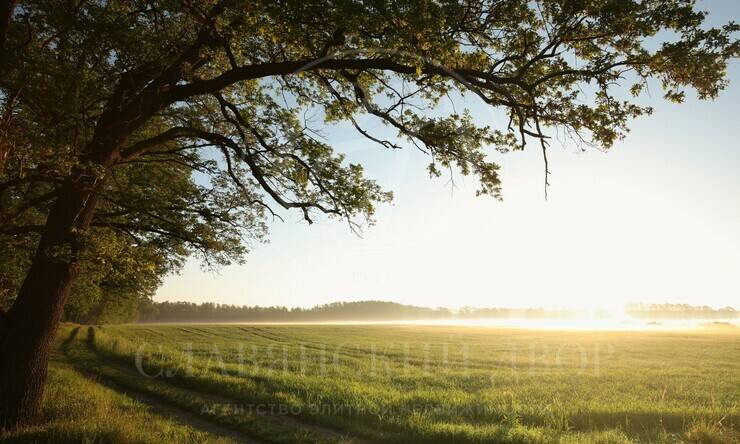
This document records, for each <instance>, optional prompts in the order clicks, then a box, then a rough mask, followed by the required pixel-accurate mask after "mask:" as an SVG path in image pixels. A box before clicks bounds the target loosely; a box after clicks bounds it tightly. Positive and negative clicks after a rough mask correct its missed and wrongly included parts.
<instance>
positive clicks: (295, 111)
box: [0, 0, 740, 425]
mask: <svg viewBox="0 0 740 444" xmlns="http://www.w3.org/2000/svg"><path fill="white" fill-rule="evenodd" d="M704 19H705V14H704V13H702V12H699V11H697V10H696V8H695V6H694V4H693V2H692V1H686V0H539V1H531V0H467V1H458V0H436V1H431V0H430V1H427V0H367V1H361V0H354V1H352V0H346V1H345V0H338V1H336V0H335V1H330V0H284V1H280V0H278V1H274V0H270V1H239V0H233V1H230V0H181V1H173V0H135V1H123V0H121V1H117V0H105V1H104V0H87V1H86V0H69V1H50V0H43V1H41V0H38V1H20V2H19V1H15V0H0V105H1V106H2V112H1V113H0V116H1V118H2V121H1V123H0V125H2V126H0V173H1V174H2V176H0V180H1V182H0V193H3V195H2V196H0V199H2V200H0V202H1V203H2V207H0V215H2V217H3V221H2V226H1V227H0V229H2V231H3V233H4V234H5V235H6V236H11V238H12V239H19V240H18V241H19V242H20V241H21V240H22V239H26V238H22V237H20V236H28V235H29V233H34V235H35V236H36V237H35V239H36V240H35V243H36V246H35V250H34V253H33V255H32V257H31V258H30V259H29V260H30V262H29V266H28V269H27V272H26V273H25V276H24V278H23V282H22V285H21V286H20V288H19V290H18V293H17V297H16V298H15V300H14V303H13V305H12V306H11V307H10V309H9V310H8V311H7V312H6V313H3V314H2V315H1V316H0V398H2V400H3V402H2V405H0V422H2V423H5V424H8V425H14V424H18V423H20V422H24V421H28V420H30V419H31V418H33V417H34V415H35V414H36V413H37V411H38V408H39V403H40V399H41V395H42V390H43V384H44V380H45V375H46V367H47V360H48V354H49V346H50V342H51V340H52V339H53V336H54V333H55V331H56V329H57V325H58V323H59V320H60V316H61V314H62V310H63V307H64V305H65V302H66V299H67V295H68V293H69V291H70V287H71V286H72V284H73V282H74V280H75V277H76V276H77V275H78V273H79V268H80V263H81V261H82V260H83V258H84V255H85V254H86V253H85V251H86V245H88V244H90V243H94V242H91V239H100V238H101V235H100V234H98V233H99V232H98V230H111V231H114V232H116V233H119V234H122V235H126V236H131V237H132V239H138V241H141V242H143V243H147V242H162V243H166V242H168V241H167V240H166V239H176V240H179V241H181V242H185V243H186V244H187V245H189V246H191V249H192V250H194V251H200V252H201V253H203V254H204V255H205V257H206V258H209V257H213V256H212V255H211V253H212V252H213V251H214V250H215V251H216V252H218V251H221V252H223V253H224V254H216V255H215V258H216V260H217V262H218V261H221V262H224V261H228V260H230V259H229V258H231V257H232V254H231V253H234V255H235V256H238V253H240V252H241V251H239V248H238V247H237V246H236V245H234V244H233V243H232V242H231V240H233V239H236V238H239V237H245V236H251V235H259V233H260V231H261V230H262V221H263V219H262V218H263V217H267V218H268V219H269V218H270V217H279V215H280V214H281V210H280V208H283V209H294V210H296V211H298V214H300V215H301V216H302V217H303V218H304V219H305V220H306V221H308V222H309V223H310V222H312V221H313V220H315V219H316V217H317V215H320V214H326V215H329V216H331V217H336V218H340V219H342V220H345V221H346V222H347V223H349V225H350V227H351V228H353V229H355V228H357V227H359V226H360V225H361V224H362V223H364V222H365V221H367V220H370V219H371V218H372V215H373V211H374V207H375V205H376V204H377V203H378V202H384V201H387V200H388V199H389V198H390V194H389V193H387V192H385V191H383V190H381V189H380V187H378V185H376V184H375V183H374V182H373V181H371V180H368V179H366V178H365V177H364V176H363V170H362V167H361V166H360V165H354V164H349V163H347V162H346V160H345V159H344V157H343V156H342V155H341V154H340V153H339V152H338V151H339V150H337V149H335V148H339V149H341V147H332V146H330V145H329V144H328V143H327V142H326V140H325V139H324V138H322V137H321V136H320V133H319V132H317V128H315V127H314V126H315V125H316V123H315V122H316V120H317V119H316V118H314V120H313V121H310V120H309V119H307V118H306V115H307V113H310V114H312V115H314V116H318V117H320V120H321V121H323V122H324V123H329V122H346V124H347V125H350V126H352V127H354V128H355V129H356V130H357V131H358V132H359V133H360V134H362V135H363V136H364V137H366V138H367V140H368V143H373V144H377V145H378V146H379V147H380V148H381V149H382V148H386V149H399V148H404V147H406V146H411V147H414V148H415V149H419V150H422V151H423V152H425V153H427V154H428V155H429V156H430V166H429V171H430V173H431V174H432V175H438V174H440V172H441V171H442V170H445V169H448V168H449V169H458V170H459V171H461V172H462V173H463V174H474V175H475V176H476V177H477V178H478V183H479V184H480V193H482V194H490V195H493V196H496V197H498V196H499V194H500V181H499V176H498V169H499V168H498V166H497V164H496V163H495V162H494V160H493V159H492V158H491V156H489V155H488V154H489V152H488V151H487V150H489V149H490V150H497V151H498V152H500V153H503V152H506V151H509V150H512V149H519V148H524V147H525V146H534V147H536V148H537V149H538V150H542V153H543V155H545V156H546V150H547V146H548V144H547V141H548V134H549V133H550V131H552V129H553V128H557V129H558V130H562V131H564V132H565V133H566V134H569V135H570V136H571V137H572V138H573V139H574V140H575V141H577V143H580V144H583V146H587V145H597V146H601V147H609V146H611V145H612V144H613V143H614V141H615V140H618V139H619V138H621V137H622V136H623V135H624V134H625V132H626V131H627V125H628V121H629V119H631V118H633V117H636V116H639V115H641V114H645V113H649V112H650V109H649V108H647V107H644V106H641V105H639V104H638V102H636V101H635V100H634V97H637V96H638V95H639V94H640V92H641V90H643V88H645V87H646V86H647V85H648V82H650V81H651V79H655V81H656V82H657V83H658V84H660V85H661V86H662V87H663V89H664V91H665V97H666V98H668V99H670V100H673V101H677V102H680V101H681V100H682V99H683V95H684V90H685V89H686V88H692V89H693V90H695V91H696V92H697V94H698V96H699V97H701V98H714V97H715V96H716V95H717V94H718V93H719V91H720V90H721V89H722V88H723V87H724V86H725V84H726V80H725V68H726V63H727V61H728V59H730V58H732V57H736V56H737V55H738V48H739V46H740V45H739V44H738V42H737V40H736V39H735V36H734V35H733V34H734V33H735V32H737V30H738V27H737V25H735V24H734V23H729V24H727V25H724V26H722V27H720V28H708V27H706V26H704V25H703V22H704ZM461 94H462V95H470V96H474V97H476V98H477V99H479V100H481V101H483V102H484V103H486V104H487V105H489V106H490V107H492V108H495V109H497V110H499V111H500V112H501V113H503V114H504V115H507V116H508V118H509V125H508V126H507V127H503V128H491V127H489V126H486V125H485V123H486V122H484V121H482V119H475V118H473V117H472V116H471V115H470V114H469V113H467V112H465V111H464V110H459V112H455V113H451V114H442V113H441V112H439V111H437V110H435V108H436V107H437V104H438V103H439V101H440V100H443V99H445V100H446V99H447V98H448V97H449V98H452V99H453V100H454V99H455V97H459V96H460V95H461ZM630 94H631V95H630ZM368 119H377V120H378V121H379V122H382V123H383V124H386V125H388V126H389V127H390V128H391V129H392V130H393V131H394V132H396V133H397V136H394V137H388V136H387V135H386V134H387V132H381V133H378V132H376V131H373V130H371V129H370V128H371V127H370V126H368V125H367V124H366V122H367V121H368ZM312 122H314V123H312ZM528 142H529V143H528ZM496 155H498V153H496ZM545 158H546V157H545ZM151 164H162V165H165V166H164V167H163V171H165V172H166V171H171V168H172V166H173V165H178V166H179V167H181V168H185V169H186V170H187V171H188V175H190V177H192V178H193V179H192V181H191V183H192V184H194V185H195V186H197V187H198V190H197V192H194V193H192V196H191V197H192V200H190V201H185V200H183V199H182V195H181V194H180V192H179V191H180V190H177V189H175V188H177V187H179V186H181V183H179V182H178V181H174V182H173V183H172V184H171V187H172V188H173V190H171V191H170V192H166V191H163V190H166V189H167V187H162V186H160V185H161V184H159V185H152V184H156V182H157V181H162V180H167V176H166V174H163V173H158V172H157V171H155V170H152V169H147V168H145V167H144V165H151ZM119 171H126V175H129V176H136V175H137V174H138V177H137V178H136V180H134V181H133V182H132V183H131V184H125V183H124V184H121V183H120V182H117V175H119ZM546 177H547V171H546V167H545V178H546ZM545 181H546V180H545ZM132 190H133V191H132ZM130 195H133V196H134V198H129V196H130ZM32 212H40V213H41V214H43V222H41V223H28V219H29V218H28V217H27V216H26V215H28V214H31V213H32ZM31 219H33V218H31ZM174 219H176V220H174ZM213 227H216V228H213ZM14 236H18V237H14ZM222 236H225V237H226V241H224V238H223V237H222ZM224 242H225V243H224Z"/></svg>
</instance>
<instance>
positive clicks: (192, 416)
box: [62, 327, 371, 444]
mask: <svg viewBox="0 0 740 444" xmlns="http://www.w3.org/2000/svg"><path fill="white" fill-rule="evenodd" d="M77 330H78V329H76V330H75V331H73V332H72V334H71V335H70V338H68V339H67V340H66V341H65V342H64V344H63V345H64V347H63V348H62V352H66V349H67V347H68V346H69V343H70V342H71V341H72V340H74V337H75V336H77V334H78V331H77ZM87 333H88V334H87V338H86V339H85V342H86V345H87V347H88V348H89V350H90V351H91V352H93V353H96V354H97V355H98V356H99V353H98V352H97V350H95V331H94V328H93V327H89V329H88V332H87ZM100 364H101V365H104V366H106V367H109V368H112V369H115V370H116V371H118V372H121V373H124V374H127V375H128V376H131V377H141V375H140V374H139V373H138V372H136V371H135V370H134V369H132V368H131V367H129V366H125V365H123V364H120V363H117V362H114V361H111V360H107V359H103V358H101V362H100ZM82 373H83V374H85V375H86V376H87V377H89V378H92V379H94V380H95V381H96V382H98V383H101V384H102V385H105V386H107V387H109V388H111V389H113V390H115V391H117V392H120V393H123V394H125V395H127V396H129V397H131V398H134V399H136V400H138V401H140V402H142V403H144V404H147V405H149V406H151V407H152V408H153V410H154V412H156V413H161V414H163V415H165V416H170V417H173V418H175V419H176V420H178V421H180V422H182V423H185V424H188V425H190V426H192V427H193V428H196V429H198V430H202V431H205V432H208V433H212V434H214V435H217V436H222V437H226V438H229V439H232V440H234V441H236V442H240V443H242V442H244V443H259V442H260V441H258V440H257V439H255V438H253V437H250V436H248V435H247V434H245V433H243V432H241V431H238V430H234V429H232V428H229V427H226V426H224V425H222V424H220V423H218V422H216V421H213V420H211V419H209V418H207V417H204V416H201V415H198V414H196V413H193V412H192V411H190V410H187V409H184V408H181V407H179V406H177V405H174V404H172V403H170V402H167V401H163V400H161V399H159V398H158V397H156V396H153V395H150V394H148V393H146V392H145V391H143V390H138V389H134V388H131V387H127V386H124V385H123V384H120V383H118V382H116V381H115V380H113V379H112V378H108V377H105V376H103V375H101V374H99V373H95V372H82ZM158 382H159V383H161V384H162V385H164V386H171V387H174V388H177V389H179V390H183V391H186V392H192V393H193V396H196V397H198V398H199V399H202V400H203V401H204V402H205V403H208V404H204V407H212V406H213V405H240V404H244V403H245V401H244V400H239V399H235V398H229V397H225V396H219V395H213V394H210V393H202V392H198V391H195V390H192V389H190V388H187V387H182V386H179V385H176V384H172V383H171V382H169V381H166V380H163V379H160V380H159V381H158ZM209 404H210V405H209ZM255 413H256V414H258V415H259V416H260V417H261V418H264V419H267V420H269V421H274V422H276V423H281V424H283V425H286V426H289V427H290V428H294V429H296V430H305V431H310V432H312V433H313V434H314V435H316V436H318V437H320V438H322V439H325V440H329V441H335V442H343V443H352V444H370V443H371V441H367V440H363V439H360V438H357V437H353V436H350V435H349V434H347V433H343V432H339V431H337V430H333V429H330V428H326V427H322V426H319V425H315V424H309V423H305V422H303V421H300V420H299V419H298V418H296V417H294V416H291V415H287V414H271V413H263V412H257V411H255Z"/></svg>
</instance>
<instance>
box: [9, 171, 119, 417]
mask: <svg viewBox="0 0 740 444" xmlns="http://www.w3.org/2000/svg"><path fill="white" fill-rule="evenodd" d="M95 170H96V169H95V168H87V169H82V168H80V169H78V170H77V172H76V173H74V174H73V175H72V176H70V178H68V180H67V181H66V182H65V184H64V185H63V186H62V188H61V189H60V192H59V196H58V197H57V199H56V201H55V202H54V205H53V206H52V209H51V210H50V212H49V215H48V217H47V220H46V224H45V226H44V232H43V234H42V235H41V240H40V241H39V244H38V247H37V249H36V252H35V254H34V257H33V260H32V263H31V267H30V269H29V271H28V273H27V275H26V278H25V280H24V281H23V284H22V286H21V289H20V291H19V293H18V297H17V299H16V301H15V303H14V304H13V306H12V307H11V308H10V310H9V311H8V312H7V313H6V314H5V315H3V316H2V318H0V324H1V325H0V400H2V401H1V402H0V427H9V428H13V427H15V426H18V425H21V424H25V423H28V422H31V421H33V420H34V419H35V418H36V417H37V415H38V413H39V411H40V407H41V400H42V396H43V389H44V384H45V382H46V372H47V366H48V361H49V352H50V348H51V346H52V341H53V339H54V335H55V334H56V331H57V327H58V326H59V322H60V320H61V317H62V313H63V309H64V304H65V302H66V300H67V296H68V294H69V290H70V287H71V285H72V283H73V281H74V279H75V277H76V276H77V273H78V259H79V253H80V250H81V247H82V242H83V241H84V239H82V236H83V235H84V232H85V231H86V230H87V228H88V227H89V226H90V223H91V222H92V217H93V214H94V211H95V206H96V204H97V200H98V195H99V191H100V190H101V189H102V186H103V184H104V181H105V177H104V176H103V177H101V176H100V170H99V169H98V170H97V172H96V171H95Z"/></svg>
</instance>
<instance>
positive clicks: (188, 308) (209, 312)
mask: <svg viewBox="0 0 740 444" xmlns="http://www.w3.org/2000/svg"><path fill="white" fill-rule="evenodd" d="M627 314H628V315H630V316H632V317H635V318H640V319H690V318H691V319H727V318H737V317H740V312H738V311H735V309H733V308H731V307H726V308H722V309H719V310H715V309H712V308H710V307H704V306H690V305H679V304H662V305H644V304H634V305H630V306H629V307H628V308H627ZM610 316H612V315H611V313H609V312H598V311H597V312H587V311H584V310H576V309H555V310H554V309H544V308H521V309H518V308H472V307H465V308H463V309H461V310H458V311H454V312H453V311H451V310H450V309H448V308H444V307H440V308H427V307H416V306H411V305H404V304H399V303H396V302H385V301H359V302H335V303H331V304H324V305H317V306H315V307H313V308H300V307H298V308H286V307H280V306H275V307H259V306H237V305H226V304H214V303H211V302H206V303H202V304H195V303H192V302H150V303H148V304H147V305H146V306H145V307H142V308H141V309H140V310H139V320H140V321H141V322H327V321H348V322H349V321H401V320H410V321H413V320H440V319H501V318H517V319H555V318H573V317H590V318H594V317H596V318H608V317H610Z"/></svg>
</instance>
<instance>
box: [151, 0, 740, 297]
mask: <svg viewBox="0 0 740 444" xmlns="http://www.w3.org/2000/svg"><path fill="white" fill-rule="evenodd" d="M699 5H700V7H701V8H702V9H705V10H708V11H709V12H710V16H709V23H710V24H719V23H723V22H727V21H729V20H735V21H740V2H737V3H736V2H734V1H732V2H731V1H727V2H725V1H721V0H714V1H708V0H707V1H703V2H700V3H699ZM729 79H730V82H731V84H730V86H729V87H728V88H727V89H726V90H725V91H724V92H723V93H722V94H721V96H720V98H719V99H718V100H716V101H713V102H711V101H698V100H696V99H695V98H694V97H693V94H692V93H691V92H689V94H688V98H687V101H686V102H685V103H684V104H682V105H675V104H670V103H666V102H665V101H663V99H662V98H661V95H662V94H661V91H660V90H659V89H658V88H657V87H655V88H652V91H651V92H652V94H651V97H645V98H643V99H641V100H642V102H643V103H648V104H650V105H651V106H653V107H654V108H655V113H654V114H653V115H652V116H647V117H642V118H640V119H637V120H635V121H633V122H632V124H631V129H632V131H631V133H630V134H629V135H628V136H627V138H626V139H625V140H624V141H621V142H618V143H616V144H615V146H614V147H613V148H612V149H611V150H610V151H608V152H601V151H598V150H588V151H587V152H579V151H578V150H577V149H576V147H575V146H574V145H573V144H572V143H570V144H568V143H566V144H565V145H559V144H558V143H555V144H554V145H553V147H552V149H551V150H550V154H549V160H550V170H551V173H552V175H551V177H550V184H551V187H550V189H549V198H548V200H545V199H544V197H543V178H544V171H543V163H542V155H541V152H540V150H538V149H537V147H536V146H535V144H534V143H530V145H529V146H528V149H527V150H525V151H523V152H521V151H517V152H512V153H508V154H503V155H502V154H498V153H496V152H495V151H493V150H491V156H492V158H493V159H495V160H496V161H497V162H499V163H500V164H501V165H502V169H501V174H502V181H503V197H504V202H499V201H496V200H495V199H493V198H490V197H475V196H474V194H475V189H476V183H475V181H474V180H473V179H472V178H470V177H467V178H460V177H455V185H454V187H452V186H451V185H450V184H449V183H447V182H448V179H449V177H442V178H440V179H432V180H430V179H429V178H428V176H427V174H426V171H425V166H426V163H427V162H428V159H427V158H426V157H425V156H424V155H423V154H421V153H418V152H415V151H414V150H412V149H408V150H403V151H384V150H382V149H381V148H379V147H378V146H377V145H374V144H372V143H371V142H369V141H367V140H366V139H363V138H361V137H359V136H358V135H357V134H356V133H354V132H353V131H352V130H350V129H348V128H346V127H336V126H330V127H325V128H324V135H325V136H326V138H327V139H328V140H329V141H330V142H332V144H333V145H334V146H336V147H339V148H340V149H341V151H343V152H345V153H347V156H348V160H349V161H352V162H361V163H363V165H364V166H365V168H366V171H367V175H368V176H369V177H371V178H373V179H375V180H377V181H378V182H379V183H380V184H381V185H383V186H384V187H385V188H386V189H389V190H392V191H393V192H394V195H395V199H394V202H393V204H391V205H383V206H381V207H380V208H379V209H378V212H377V215H376V216H377V217H376V219H377V224H376V225H375V226H373V227H370V228H367V229H365V231H364V234H363V237H362V238H361V239H360V238H358V237H357V236H355V235H353V234H352V233H351V232H350V230H349V229H348V227H347V225H346V224H344V223H342V222H339V221H329V220H322V221H320V223H316V224H314V225H312V226H308V225H307V224H305V223H304V222H301V221H300V215H299V214H292V213H291V214H288V217H286V221H285V222H284V223H281V222H279V221H276V222H274V223H272V224H271V226H270V236H269V237H270V242H269V243H267V244H257V245H254V246H253V251H252V252H251V253H250V254H249V256H248V257H247V262H246V264H245V265H241V266H231V267H226V268H223V269H221V270H220V271H219V273H218V274H213V273H210V272H203V271H201V270H200V268H199V265H198V263H197V262H195V261H193V262H189V263H188V264H187V266H186V267H185V268H184V270H183V271H182V273H181V274H179V275H174V276H170V277H168V278H167V279H166V280H165V283H164V285H163V286H162V287H161V288H160V289H159V291H158V293H157V295H156V297H155V300H158V301H162V300H170V301H174V300H184V301H192V302H205V301H212V302H218V303H228V304H238V305H286V306H313V305H316V304H322V303H327V302H333V301H355V300H364V299H380V300H391V301H397V302H401V303H406V304H413V305H421V306H447V307H453V308H456V307H461V306H465V305H471V306H486V307H487V306H507V307H522V306H543V307H562V306H567V307H584V308H597V307H598V308H616V307H621V306H623V305H624V304H625V303H629V302H635V301H642V302H680V303H691V304H706V305H712V306H727V305H730V306H734V307H736V308H738V307H740V174H738V172H740V139H739V138H738V135H737V131H738V127H739V126H740V63H738V61H733V62H732V63H731V65H730V69H729ZM443 106H445V107H448V108H447V110H448V111H449V110H450V109H451V105H450V104H445V105H443ZM464 106H468V107H469V108H470V109H471V111H472V113H473V115H474V116H475V118H476V119H478V120H479V121H480V122H481V123H486V124H491V125H497V126H499V127H501V126H505V124H506V122H505V120H504V119H502V118H501V117H500V116H499V115H497V114H495V113H492V112H491V110H490V109H488V108H486V107H485V106H483V105H482V104H480V103H478V102H477V101H476V100H475V99H474V98H473V97H470V98H467V99H466V100H465V101H460V102H458V103H455V107H456V108H457V109H458V110H459V109H461V108H462V107H464ZM367 122H368V126H369V127H373V125H374V127H375V128H376V129H377V130H380V131H387V130H385V129H383V128H382V127H381V126H380V125H379V124H377V123H376V124H369V122H370V121H369V120H368V121H367ZM317 123H318V122H317Z"/></svg>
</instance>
